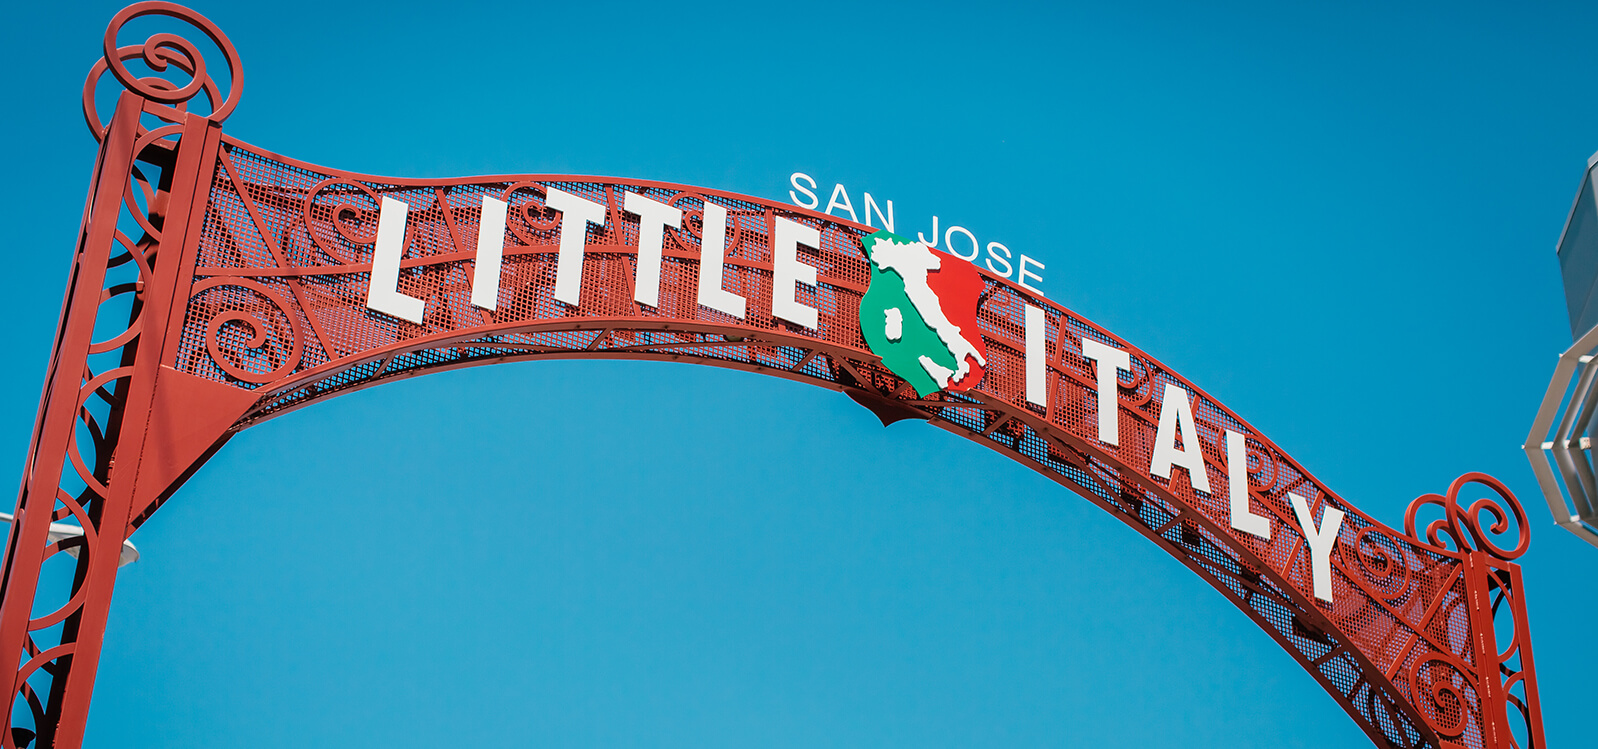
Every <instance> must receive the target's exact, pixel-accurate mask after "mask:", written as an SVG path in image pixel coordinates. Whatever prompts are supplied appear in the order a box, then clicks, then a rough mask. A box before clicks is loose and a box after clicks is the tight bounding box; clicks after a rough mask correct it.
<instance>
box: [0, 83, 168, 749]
mask: <svg viewBox="0 0 1598 749" xmlns="http://www.w3.org/2000/svg"><path fill="white" fill-rule="evenodd" d="M143 106H144V100H143V99H141V98H139V97H137V96H134V95H132V94H123V95H122V98H121V100H120V101H119V102H118V103H117V109H116V113H115V114H114V115H113V116H112V119H111V125H110V128H109V130H108V132H107V133H106V137H105V140H104V142H103V144H102V145H101V149H100V163H99V166H98V169H97V171H96V174H95V177H94V186H93V198H92V202H91V205H90V208H89V211H88V215H87V217H86V221H85V225H84V227H83V229H82V231H81V233H80V235H79V236H80V243H79V246H78V252H77V257H76V259H75V261H74V263H73V268H72V279H71V281H70V282H69V283H68V286H67V298H66V301H65V303H64V305H63V308H62V311H61V322H60V326H59V328H58V329H57V332H56V346H55V351H54V353H53V354H52V355H51V360H50V368H49V374H48V375H47V376H46V379H45V389H44V394H43V397H42V400H41V403H40V406H39V416H38V420H37V422H36V424H35V426H34V438H33V444H32V445H31V446H30V447H29V449H28V462H27V467H26V469H25V471H24V473H23V480H22V488H21V491H20V494H19V496H18V498H17V507H16V511H15V516H16V520H15V522H14V525H13V532H12V533H11V538H10V542H9V543H8V544H7V549H6V560H5V573H4V578H3V579H4V582H3V586H4V587H3V588H0V673H10V674H15V677H14V679H15V680H14V681H13V683H12V686H11V689H12V691H11V692H10V695H11V697H12V699H14V698H15V696H16V694H17V690H19V689H23V688H24V685H23V682H24V681H25V680H26V679H27V678H28V676H29V675H30V674H31V673H32V672H33V671H34V669H36V668H38V667H40V666H42V665H44V664H45V663H46V662H49V661H51V660H54V659H56V658H58V657H61V656H67V658H68V659H69V658H70V656H71V654H72V653H73V652H74V649H75V648H74V646H73V644H71V643H63V644H61V645H59V646H57V647H55V648H51V649H49V650H46V651H44V652H42V653H39V652H35V648H33V647H32V641H31V639H30V637H29V630H30V629H31V627H30V623H31V619H32V608H33V602H34V595H35V593H36V592H37V588H38V581H39V569H40V566H41V565H42V564H43V563H44V560H45V556H46V554H45V550H46V543H45V542H46V540H47V533H48V531H49V527H50V522H51V521H52V520H53V519H55V518H54V515H55V505H56V501H57V494H58V492H59V488H58V487H59V485H60V479H61V471H62V470H63V468H64V467H65V465H66V461H67V451H68V450H69V449H71V446H72V441H73V431H74V429H75V428H76V426H77V421H78V411H79V408H80V406H81V405H82V401H81V400H80V399H81V397H82V395H83V394H82V388H83V385H84V382H83V375H84V372H85V371H87V369H88V357H89V345H90V343H91V342H92V336H93V332H94V320H95V316H96V314H97V313H98V311H99V307H100V302H101V288H102V284H103V283H104V281H105V275H106V266H107V262H108V261H109V259H110V256H111V246H112V243H113V242H114V241H115V234H116V222H117V217H118V213H119V212H120V211H121V209H122V193H123V189H124V187H125V186H126V185H127V182H128V179H129V176H130V172H131V169H132V163H133V155H134V154H133V146H134V142H135V139H136V138H137V135H138V128H139V114H140V111H141V110H142V109H143ZM112 535H115V536H119V538H118V540H117V541H116V542H115V543H116V544H117V545H118V546H120V545H121V543H122V541H121V539H120V535H121V534H120V533H119V532H113V533H112ZM118 551H119V550H114V551H113V552H112V554H113V560H114V559H115V555H116V554H117V553H118ZM85 556H90V555H85ZM74 594H76V591H74ZM74 597H75V598H76V595H74ZM68 605H69V606H70V605H71V604H68ZM24 659H27V660H26V661H24ZM68 659H63V662H64V663H69V662H70V661H69V660H68ZM19 664H22V667H21V668H20V669H19V668H18V666H19ZM6 714H7V720H6V724H7V726H8V727H9V725H10V711H9V710H8V711H7V713H6ZM41 728H43V727H42V726H41ZM0 740H3V741H4V743H5V746H6V747H8V748H9V747H11V746H12V739H11V735H10V731H6V732H5V734H4V735H3V737H0Z"/></svg>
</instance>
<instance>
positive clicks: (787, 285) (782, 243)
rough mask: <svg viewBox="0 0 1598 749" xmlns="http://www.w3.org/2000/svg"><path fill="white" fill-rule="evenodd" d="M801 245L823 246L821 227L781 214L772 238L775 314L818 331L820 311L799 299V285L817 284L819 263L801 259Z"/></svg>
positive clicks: (772, 299) (773, 303)
mask: <svg viewBox="0 0 1598 749" xmlns="http://www.w3.org/2000/svg"><path fill="white" fill-rule="evenodd" d="M801 244H802V245H804V246H806V247H814V248H816V249H818V250H819V249H821V230H820V229H817V228H815V227H814V226H806V225H804V224H801V223H798V222H797V221H790V220H788V219H785V218H783V217H781V216H778V217H777V227H776V230H775V231H773V232H772V237H771V260H772V263H771V265H772V268H771V314H772V316H773V317H778V318H781V319H783V320H787V321H788V322H791V323H798V324H800V325H803V326H805V327H807V328H810V329H811V330H816V329H818V327H819V326H818V324H817V322H818V319H817V318H818V316H819V314H820V313H818V312H817V311H816V308H815V307H812V306H810V305H808V304H804V303H802V302H800V301H799V300H798V299H797V298H796V297H797V295H798V293H799V284H801V283H802V284H804V285H806V286H815V285H816V266H814V265H809V264H807V263H801V262H799V245H801Z"/></svg>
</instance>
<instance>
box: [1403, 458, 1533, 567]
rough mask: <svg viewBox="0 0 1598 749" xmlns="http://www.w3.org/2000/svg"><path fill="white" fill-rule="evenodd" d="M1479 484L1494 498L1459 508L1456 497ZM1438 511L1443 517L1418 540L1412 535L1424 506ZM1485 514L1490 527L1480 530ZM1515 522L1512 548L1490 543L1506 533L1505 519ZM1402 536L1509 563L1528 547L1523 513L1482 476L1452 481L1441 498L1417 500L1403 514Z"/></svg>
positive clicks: (1516, 502)
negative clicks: (1487, 554) (1477, 553)
mask: <svg viewBox="0 0 1598 749" xmlns="http://www.w3.org/2000/svg"><path fill="white" fill-rule="evenodd" d="M1471 484H1480V485H1482V486H1485V487H1487V488H1488V489H1491V490H1492V491H1493V493H1494V494H1496V495H1497V496H1496V497H1484V498H1482V499H1478V500H1476V501H1475V502H1472V503H1471V504H1470V506H1469V507H1464V506H1462V505H1460V502H1459V494H1460V492H1461V491H1463V490H1464V489H1465V487H1466V486H1469V485H1471ZM1428 505H1430V506H1436V507H1439V508H1442V510H1443V517H1441V518H1439V519H1437V520H1433V521H1432V522H1430V523H1428V524H1427V525H1426V534H1425V536H1424V537H1422V536H1421V535H1420V534H1419V533H1417V531H1416V527H1415V520H1416V515H1418V514H1419V513H1420V510H1421V509H1422V508H1424V507H1426V506H1428ZM1484 512H1485V513H1487V514H1488V515H1489V516H1491V518H1492V523H1491V524H1490V525H1488V526H1487V527H1486V528H1485V529H1483V527H1482V524H1481V514H1482V513H1484ZM1511 517H1513V518H1514V520H1515V531H1516V536H1515V545H1514V546H1513V547H1510V548H1507V549H1506V548H1504V547H1502V546H1499V545H1498V544H1496V543H1494V539H1497V538H1501V537H1503V536H1504V534H1505V533H1507V532H1508V531H1509V519H1510V518H1511ZM1404 532H1405V533H1407V534H1409V536H1410V538H1413V539H1415V540H1417V541H1420V542H1423V543H1429V544H1431V545H1433V546H1442V547H1445V548H1452V549H1454V550H1456V551H1459V552H1467V551H1472V550H1474V551H1485V552H1487V553H1489V554H1492V555H1493V556H1495V557H1497V558H1499V559H1502V560H1504V561H1511V560H1514V559H1517V558H1519V557H1520V555H1522V554H1525V553H1526V549H1527V548H1528V547H1529V546H1530V544H1531V527H1530V526H1529V525H1527V523H1526V510H1525V509H1524V508H1522V507H1521V506H1520V501H1519V500H1517V499H1515V495H1514V494H1512V493H1511V492H1510V491H1509V488H1508V487H1506V486H1504V484H1503V482H1501V481H1499V480H1498V479H1495V478H1493V477H1492V476H1488V475H1487V474H1485V473H1467V474H1465V475H1463V476H1460V477H1459V478H1457V479H1454V483H1452V484H1450V485H1449V486H1448V492H1447V493H1445V494H1425V495H1422V496H1420V497H1417V498H1416V499H1415V501H1413V502H1411V503H1410V505H1409V510H1408V511H1407V512H1405V513H1404Z"/></svg>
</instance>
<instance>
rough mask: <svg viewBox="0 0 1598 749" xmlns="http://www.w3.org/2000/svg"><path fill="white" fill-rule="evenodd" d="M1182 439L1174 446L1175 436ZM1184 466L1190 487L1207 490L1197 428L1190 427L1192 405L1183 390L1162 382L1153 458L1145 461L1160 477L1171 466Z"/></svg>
mask: <svg viewBox="0 0 1598 749" xmlns="http://www.w3.org/2000/svg"><path fill="white" fill-rule="evenodd" d="M1178 436H1180V437H1181V438H1182V447H1181V449H1177V447H1176V439H1177V437H1178ZM1173 465H1177V466H1181V467H1183V468H1186V469H1187V474H1188V480H1190V481H1192V482H1193V488H1194V489H1197V490H1199V491H1201V492H1204V493H1205V494H1208V493H1209V492H1210V477H1209V475H1208V474H1207V473H1206V472H1205V470H1204V451H1203V450H1201V449H1199V438H1198V430H1197V429H1196V428H1194V426H1193V405H1192V404H1191V403H1189V402H1188V394H1187V391H1186V390H1183V389H1182V388H1179V387H1177V386H1175V385H1172V384H1171V383H1169V382H1167V383H1165V400H1164V401H1162V402H1161V403H1160V426H1159V430H1158V431H1156V432H1155V433H1154V459H1153V460H1152V461H1150V463H1149V473H1152V474H1154V475H1155V476H1159V477H1160V478H1162V479H1167V480H1169V479H1170V478H1171V466H1173Z"/></svg>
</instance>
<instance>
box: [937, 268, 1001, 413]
mask: <svg viewBox="0 0 1598 749" xmlns="http://www.w3.org/2000/svg"><path fill="white" fill-rule="evenodd" d="M932 252H933V254H935V255H937V256H938V260H939V261H940V262H939V264H938V269H937V270H935V271H932V272H931V273H928V274H927V286H929V287H931V289H932V293H934V294H937V295H938V301H940V302H942V303H943V314H944V316H945V317H947V318H949V322H952V323H954V324H955V325H958V326H960V334H961V335H962V336H965V339H966V340H967V341H970V342H971V345H973V346H975V347H976V349H977V351H978V352H979V353H980V354H982V356H983V358H984V359H986V358H987V355H988V347H987V344H986V343H984V342H983V340H982V330H981V328H978V327H977V297H979V296H981V295H982V289H983V288H985V284H984V283H983V282H982V275H981V274H980V273H978V272H977V267H976V266H975V265H972V264H970V263H968V262H966V261H964V260H961V259H960V258H957V257H955V256H953V255H950V254H949V253H947V252H939V251H937V250H933V251H932ZM965 361H966V364H968V365H970V367H971V371H970V372H967V373H966V376H965V377H963V378H961V379H959V380H950V381H949V386H948V387H946V388H944V390H947V391H949V392H951V393H959V392H963V391H966V390H970V389H971V388H973V387H976V384H977V383H979V382H981V381H982V371H983V363H982V362H979V361H977V360H976V359H974V358H972V357H971V355H970V354H966V357H965Z"/></svg>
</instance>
